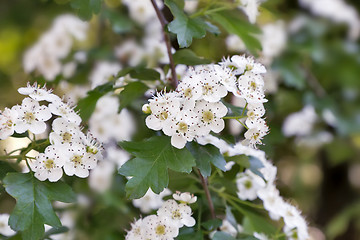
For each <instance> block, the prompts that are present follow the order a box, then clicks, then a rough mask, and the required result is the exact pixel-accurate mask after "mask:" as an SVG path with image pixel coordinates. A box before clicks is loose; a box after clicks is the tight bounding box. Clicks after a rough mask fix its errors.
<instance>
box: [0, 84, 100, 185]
mask: <svg viewBox="0 0 360 240" xmlns="http://www.w3.org/2000/svg"><path fill="white" fill-rule="evenodd" d="M18 91H19V93H20V94H23V95H28V96H29V97H26V98H24V100H23V101H22V104H21V105H16V106H13V107H12V108H11V109H8V108H6V109H5V111H4V112H3V113H1V115H0V122H1V123H2V124H1V134H0V139H5V138H7V137H9V136H11V135H12V134H13V133H14V131H15V132H16V133H20V134H21V133H24V132H26V131H29V132H31V133H33V134H41V133H44V132H45V131H46V128H47V125H46V123H45V121H47V120H49V119H50V118H51V117H53V116H58V118H56V119H55V120H54V121H53V122H52V132H51V133H50V134H49V140H50V145H49V146H48V147H46V149H45V151H44V153H40V154H39V155H38V156H37V157H36V158H35V161H33V162H31V163H30V166H31V168H32V170H33V171H34V172H35V177H36V178H38V179H39V180H41V181H44V180H46V179H49V181H51V182H55V181H58V180H59V179H60V178H61V177H62V175H63V169H64V172H65V174H66V175H69V176H72V175H76V176H78V177H82V178H84V177H87V176H88V175H89V170H90V169H93V168H94V167H95V166H96V165H97V161H98V160H99V159H101V157H102V156H101V148H102V147H101V145H100V144H99V143H98V142H97V141H96V140H95V138H93V137H92V135H91V134H90V133H88V134H87V135H85V134H84V133H83V132H82V131H81V127H80V123H81V118H80V116H79V115H78V114H77V113H76V112H75V111H74V108H73V107H71V106H69V105H68V104H67V103H65V102H63V101H62V100H61V98H60V97H58V96H57V95H55V94H53V93H52V92H51V90H47V89H46V88H45V86H44V87H40V86H38V85H37V84H36V83H35V84H34V85H32V86H31V85H30V84H28V86H27V87H22V88H19V90H18ZM40 101H47V102H48V103H49V104H48V106H46V105H40V103H39V102H40Z"/></svg>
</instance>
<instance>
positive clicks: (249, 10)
mask: <svg viewBox="0 0 360 240" xmlns="http://www.w3.org/2000/svg"><path fill="white" fill-rule="evenodd" d="M261 1H262V0H241V5H240V6H239V8H240V9H242V10H243V11H244V12H245V14H246V15H247V16H248V18H249V21H250V22H251V23H253V24H254V23H255V22H256V17H257V15H258V14H259V11H258V7H259V5H260V3H261Z"/></svg>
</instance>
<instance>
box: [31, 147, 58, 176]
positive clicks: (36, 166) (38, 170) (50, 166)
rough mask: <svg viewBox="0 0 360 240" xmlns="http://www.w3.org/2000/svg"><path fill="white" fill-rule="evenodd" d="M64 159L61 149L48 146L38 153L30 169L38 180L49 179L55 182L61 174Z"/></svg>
mask: <svg viewBox="0 0 360 240" xmlns="http://www.w3.org/2000/svg"><path fill="white" fill-rule="evenodd" d="M64 163H65V159H64V157H63V154H62V152H61V149H59V148H57V147H55V146H48V147H47V148H46V149H45V153H40V154H39V155H38V156H37V157H36V161H35V162H34V163H32V166H31V168H32V170H33V171H34V172H35V177H36V178H37V179H39V180H40V181H45V180H46V179H49V181H50V182H57V181H58V180H59V179H60V178H61V177H62V175H63V170H62V168H61V167H62V166H63V165H64Z"/></svg>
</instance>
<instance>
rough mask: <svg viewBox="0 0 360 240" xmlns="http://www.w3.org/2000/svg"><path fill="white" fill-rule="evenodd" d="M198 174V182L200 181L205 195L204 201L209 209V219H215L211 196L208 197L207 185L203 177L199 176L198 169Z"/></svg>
mask: <svg viewBox="0 0 360 240" xmlns="http://www.w3.org/2000/svg"><path fill="white" fill-rule="evenodd" d="M198 172H199V176H200V180H201V185H202V186H203V188H204V190H205V194H206V199H207V201H208V204H209V208H210V213H211V218H212V219H215V218H216V216H215V209H214V204H213V202H212V200H211V195H210V191H209V188H208V184H207V179H206V178H204V177H203V175H202V174H201V172H200V170H199V169H198Z"/></svg>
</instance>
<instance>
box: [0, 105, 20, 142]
mask: <svg viewBox="0 0 360 240" xmlns="http://www.w3.org/2000/svg"><path fill="white" fill-rule="evenodd" d="M17 117H18V112H17V111H15V110H13V109H9V108H5V110H4V111H3V112H2V111H0V139H2V140H3V139H6V138H8V137H9V136H11V135H13V134H14V125H15V122H16V120H17Z"/></svg>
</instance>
